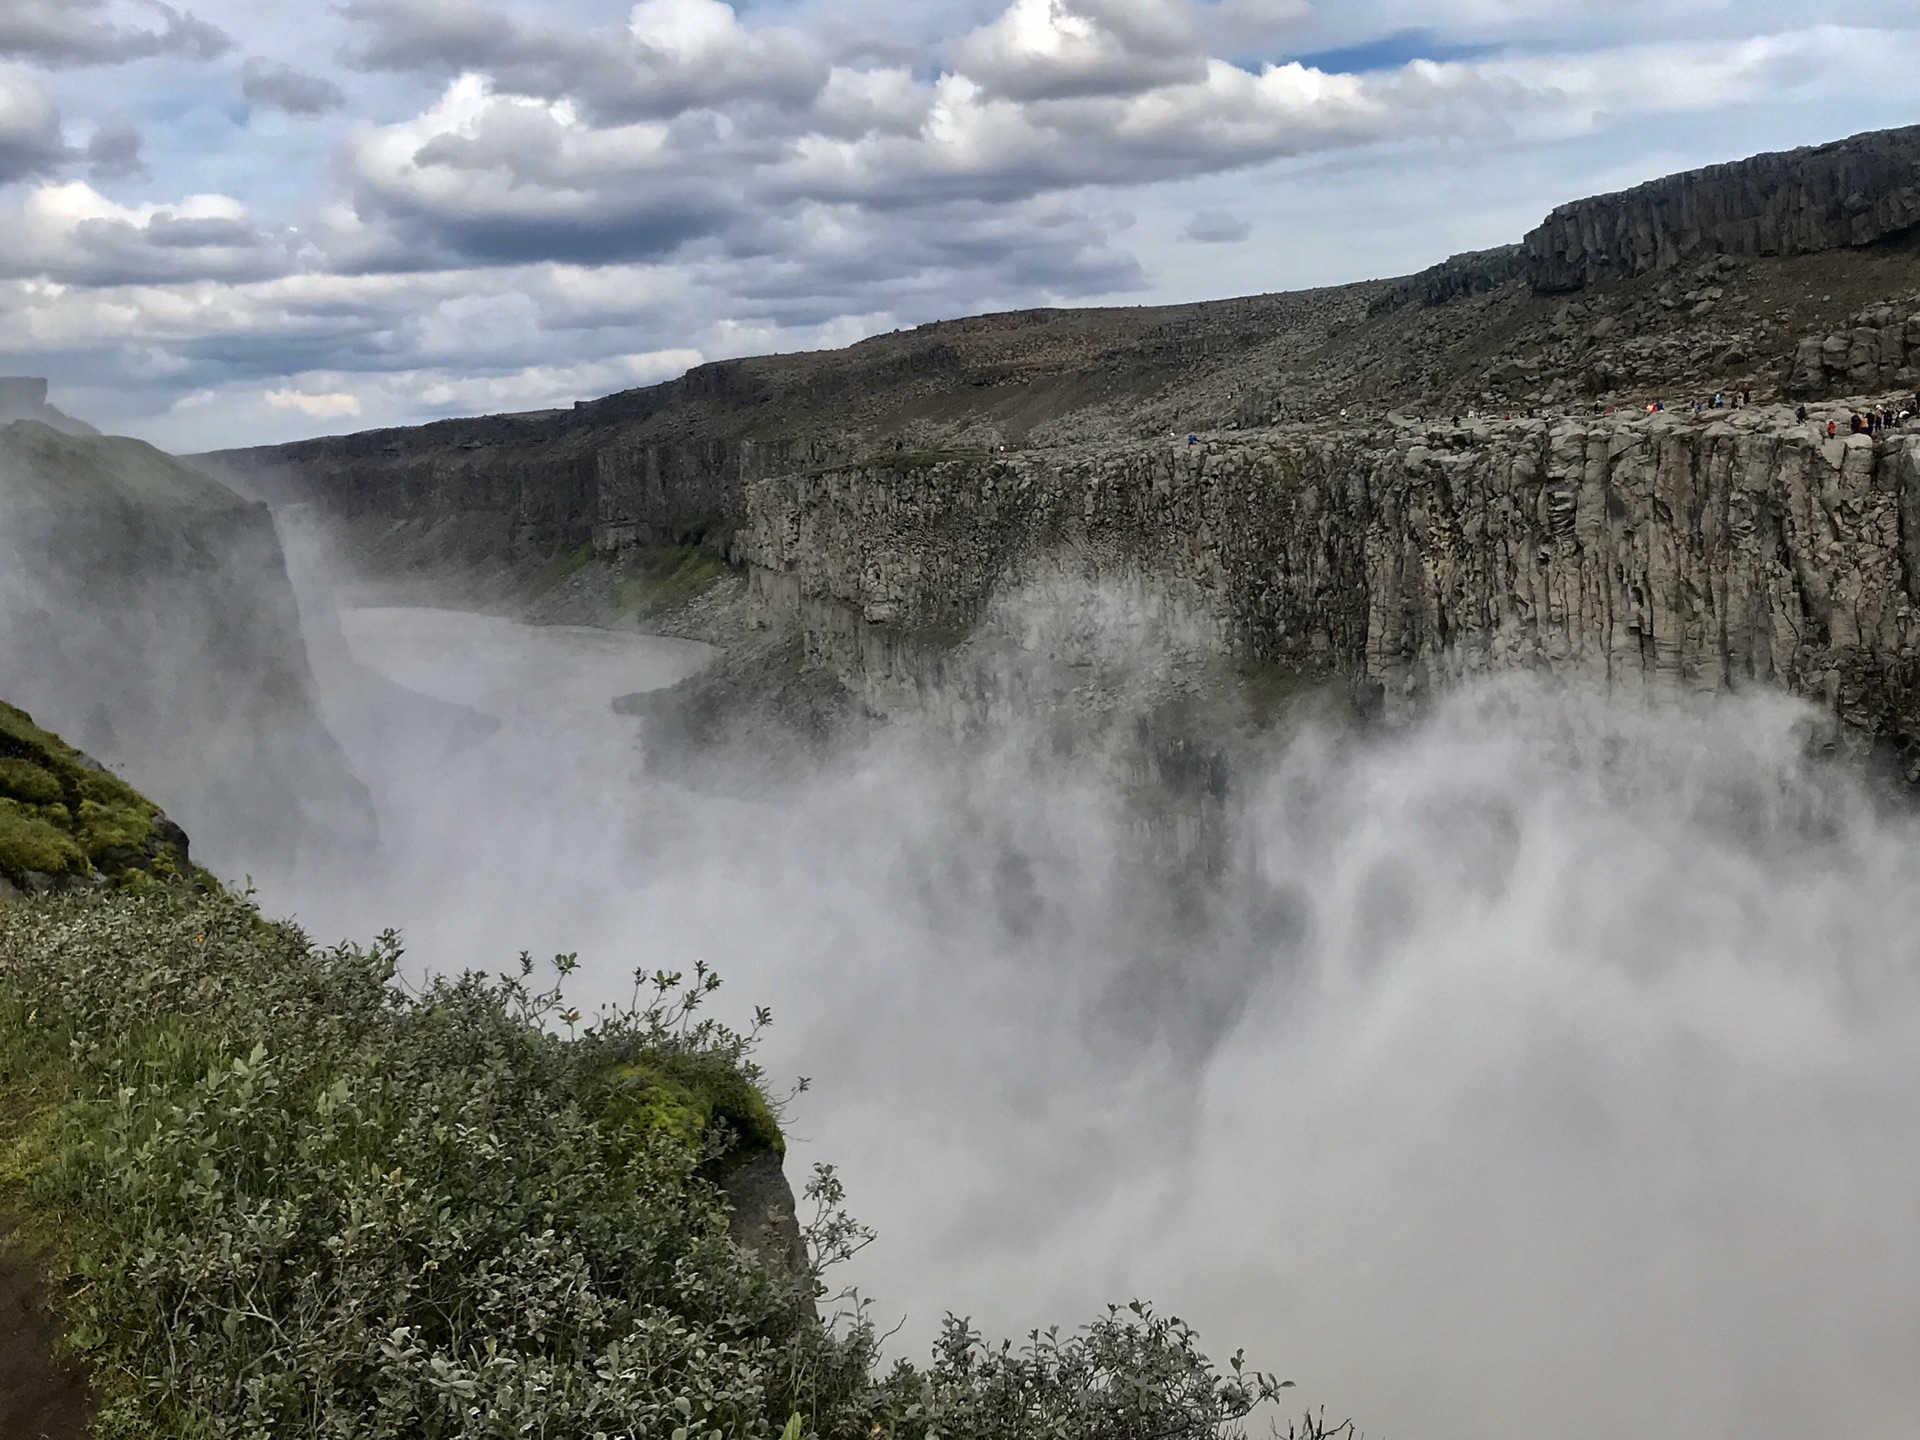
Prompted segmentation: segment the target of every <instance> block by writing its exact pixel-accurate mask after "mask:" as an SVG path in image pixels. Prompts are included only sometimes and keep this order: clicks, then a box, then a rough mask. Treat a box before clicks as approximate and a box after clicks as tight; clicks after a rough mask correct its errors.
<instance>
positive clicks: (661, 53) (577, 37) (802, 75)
mask: <svg viewBox="0 0 1920 1440" xmlns="http://www.w3.org/2000/svg"><path fill="white" fill-rule="evenodd" d="M344 13H345V14H346V15H347V17H348V18H349V19H350V20H353V21H354V22H356V24H357V25H358V26H359V27H360V34H359V38H358V39H357V40H356V42H355V43H354V44H353V46H352V47H351V48H350V50H349V52H348V55H349V60H350V62H351V63H352V64H354V65H356V66H358V67H359V68H361V69H364V70H397V71H412V72H420V73H426V74H439V75H445V76H449V77H452V76H458V75H461V74H464V73H468V72H478V73H484V74H486V75H487V76H489V77H490V78H491V80H492V82H493V83H494V84H496V85H497V86H498V87H499V88H500V89H501V90H503V91H507V92H511V93H513V94H517V95H526V96H532V97H535V98H540V99H548V100H557V99H561V98H565V99H567V100H569V101H570V102H571V103H572V104H574V105H575V106H577V107H579V108H580V109H581V110H582V112H583V113H585V114H586V115H588V116H589V117H591V118H594V119H596V120H600V121H605V122H609V123H615V124H618V123H625V122H630V121H635V120H644V119H661V118H667V117H671V116H674V115H678V114H681V113H683V112H685V111H688V110H695V109H701V108H708V107H713V106H717V105H726V104H734V103H744V104H750V105H753V106H770V107H774V108H779V109H787V110H791V109H794V108H797V107H802V106H805V105H807V104H808V103H809V102H811V101H812V100H813V98H814V97H815V96H816V95H818V94H819V92H820V89H821V87H822V86H823V85H824V84H825V83H826V79H827V66H826V64H825V63H824V61H823V60H822V59H821V58H820V56H819V55H818V54H817V53H816V48H815V46H814V45H813V44H812V43H811V42H810V41H808V40H807V39H806V38H805V37H804V36H802V35H800V34H798V33H797V32H795V31H792V30H787V29H781V28H770V29H749V28H748V27H746V26H744V25H742V24H741V23H740V19H739V17H738V16H737V15H736V14H735V13H734V11H733V9H732V7H731V6H729V5H726V4H724V3H722V0H641V3H639V4H637V5H635V6H634V7H633V10H632V12H631V14H630V15H629V17H628V20H627V23H626V25H625V26H623V27H621V28H618V29H611V30H607V29H602V30H595V29H592V28H585V27H581V28H566V29H562V28H548V27H541V26H532V25H523V24H521V23H519V22H517V21H515V20H513V19H511V18H510V17H508V16H506V15H505V14H503V13H501V12H499V11H497V10H494V9H492V8H490V7H487V6H484V5H480V4H477V3H473V0H349V3H348V4H347V5H346V6H345V7H344Z"/></svg>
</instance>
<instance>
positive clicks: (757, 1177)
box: [720, 1152, 807, 1275]
mask: <svg viewBox="0 0 1920 1440" xmlns="http://www.w3.org/2000/svg"><path fill="white" fill-rule="evenodd" d="M720 1188H721V1189H722V1190H723V1191H724V1192H725V1193H726V1197H727V1224H728V1228H729V1231H730V1232H731V1234H732V1235H733V1241H734V1243H735V1244H736V1245H738V1246H740V1247H741V1248H742V1249H744V1250H751V1251H752V1252H753V1253H754V1254H756V1255H758V1256H759V1257H760V1258H761V1259H762V1260H764V1261H765V1262H766V1263H767V1264H769V1265H771V1266H773V1267H774V1268H775V1269H778V1270H784V1271H786V1272H787V1273H788V1274H790V1275H802V1274H805V1273H806V1269H807V1245H806V1241H805V1239H804V1238H802V1236H801V1234H800V1221H799V1217H798V1215H797V1214H796V1212H795V1206H794V1199H793V1187H792V1186H791V1185H789V1184H788V1183H787V1175H786V1171H785V1170H784V1169H783V1168H782V1166H781V1163H780V1157H779V1156H778V1155H775V1154H772V1153H771V1152H763V1153H760V1154H757V1155H755V1156H753V1158H752V1159H750V1160H748V1161H747V1162H746V1163H745V1164H743V1165H739V1166H736V1167H735V1168H734V1169H733V1170H731V1171H729V1172H728V1174H727V1176H726V1178H725V1179H724V1180H722V1181H721V1182H720Z"/></svg>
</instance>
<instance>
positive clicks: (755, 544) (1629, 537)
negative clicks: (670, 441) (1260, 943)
mask: <svg viewBox="0 0 1920 1440" xmlns="http://www.w3.org/2000/svg"><path fill="white" fill-rule="evenodd" d="M1820 418H1824V416H1823V417H1820ZM748 514H749V523H748V524H747V526H746V527H745V528H744V529H743V531H742V532H741V536H740V550H741V553H742V555H743V557H744V558H745V559H746V560H747V561H748V563H749V564H750V565H751V566H752V567H753V570H754V574H755V576H756V583H757V589H758V591H759V593H760V594H761V596H762V598H763V601H764V602H765V603H766V604H768V605H769V606H770V607H771V608H772V609H774V610H775V611H776V612H777V613H779V614H782V615H784V616H786V617H789V618H790V619H791V620H792V621H793V622H794V623H797V624H799V625H801V626H803V627H806V628H807V629H808V631H809V632H810V638H811V643H812V646H813V648H814V650H815V653H817V654H818V655H820V656H821V657H822V658H823V659H824V660H826V661H827V662H828V663H830V664H834V665H837V666H839V667H840V668H841V669H842V670H843V672H844V673H846V674H847V676H848V677H849V678H850V679H851V680H852V681H853V682H855V683H858V684H862V685H864V687H865V688H866V690H867V692H868V694H869V696H870V699H871V701H872V702H873V703H876V704H878V705H880V706H882V707H886V706H889V705H897V704H898V703H900V699H901V692H902V691H903V690H904V691H908V692H910V691H911V689H912V673H911V667H910V666H906V667H903V666H902V665H901V663H900V662H899V661H898V660H897V658H895V657H897V655H898V654H899V653H900V647H901V646H902V644H907V643H910V642H911V641H912V640H913V639H914V637H926V638H927V639H929V640H931V641H933V642H935V643H937V642H938V641H939V640H940V638H941V637H943V636H948V635H951V634H953V633H956V632H957V631H959V630H961V629H964V628H965V627H966V626H968V625H969V624H970V623H972V622H973V621H974V620H975V619H977V618H978V617H979V616H980V615H981V614H982V613H983V611H984V609H985V607H986V605H987V604H988V602H989V599H990V598H991V597H992V596H993V595H994V594H995V593H996V592H999V591H1003V590H1005V589H1007V588H1008V587H1012V586H1017V585H1019V584H1020V583H1022V582H1023V581H1024V580H1027V579H1030V578H1031V577H1033V576H1035V575H1036V574H1040V573H1043V572H1047V571H1051V572H1053V573H1066V574H1070V575H1073V576H1076V577H1079V578H1081V579H1083V580H1087V581H1091V582H1095V583H1105V582H1120V583H1124V584H1127V585H1130V586H1133V587H1135V588H1136V590H1138V589H1141V588H1143V587H1144V589H1145V590H1146V591H1148V592H1151V593H1157V594H1158V595H1160V596H1162V597H1163V598H1164V604H1165V605H1166V606H1168V607H1171V608H1177V609H1179V610H1181V611H1183V612H1184V613H1185V614H1186V615H1188V616H1190V617H1208V618H1209V619H1210V621H1211V623H1212V624H1213V625H1214V627H1215V637H1214V638H1215V643H1217V644H1218V645H1219V646H1221V647H1222V648H1227V649H1231V650H1233V651H1235V652H1238V653H1240V654H1243V655H1245V656H1247V657H1248V658H1251V659H1255V660H1260V661H1266V662H1271V663H1274V664H1278V665H1281V666H1284V667H1286V668H1288V669H1291V670H1295V671H1299V672H1303V673H1321V674H1338V675H1343V676H1346V677H1348V678H1350V679H1352V680H1353V681H1355V682H1357V683H1358V684H1359V685H1360V686H1362V687H1363V689H1364V690H1365V692H1367V693H1368V694H1369V696H1370V698H1371V701H1372V703H1374V704H1375V705H1377V707H1378V708H1379V709H1380V710H1382V711H1383V712H1384V713H1385V714H1387V715H1388V716H1389V717H1392V716H1404V715H1406V714H1408V713H1410V712H1411V711H1412V710H1413V709H1414V708H1415V707H1416V706H1418V704H1419V703H1420V702H1421V700H1422V699H1423V698H1424V697H1425V696H1427V695H1428V694H1429V693H1431V692H1432V691H1434V690H1435V689H1436V688H1437V687H1441V686H1444V685H1447V684H1450V683H1453V682H1455V681H1457V680H1459V679H1460V678H1462V677H1465V676H1469V675H1473V674H1480V673H1486V672H1490V671H1493V670H1497V669H1500V668H1502V667H1511V666H1543V667H1547V668H1551V669H1555V670H1560V671H1566V672H1572V673H1584V674H1587V675H1591V676H1594V677H1596V678H1598V679H1601V680H1603V681H1605V682H1607V683H1608V684H1610V685H1611V686H1613V687H1615V688H1617V689H1625V690H1629V691H1630V690H1633V689H1637V688H1640V687H1645V686H1649V685H1656V684H1671V685H1674V686H1678V687H1685V688H1689V689H1694V690H1705V691H1717V690H1729V689H1739V688H1741V687H1744V686H1750V685H1761V684H1772V685H1780V686H1784V687H1785V688H1787V689H1789V690H1792V691H1793V692H1795V693H1797V694H1801V695H1804V696H1807V697H1809V698H1812V699H1814V700H1816V701H1817V702H1819V703H1821V704H1823V705H1825V706H1827V707H1829V708H1830V709H1831V710H1832V711H1833V712H1834V713H1835V714H1836V715H1838V716H1839V717H1840V718H1841V719H1843V720H1844V721H1846V722H1847V723H1848V724H1849V725H1851V726H1853V727H1856V728H1857V729H1858V730H1859V731H1861V732H1864V733H1867V734H1871V735H1874V736H1877V737H1881V738H1882V739H1884V740H1885V741H1887V742H1888V743H1889V744H1890V745H1891V746H1893V747H1894V748H1895V749H1897V750H1898V751H1899V752H1900V753H1901V754H1902V755H1903V756H1904V757H1905V760H1906V763H1907V765H1908V766H1909V768H1910V769H1911V770H1912V771H1913V773H1914V774H1915V775H1916V777H1920V581H1917V580H1916V577H1917V576H1920V434H1915V435H1895V436H1892V437H1890V438H1878V439H1877V438H1872V437H1868V436H1864V435H1863V436H1855V437H1852V438H1844V439H1838V440H1832V441H1829V440H1826V439H1825V438H1824V431H1823V430H1822V429H1820V428H1819V426H1818V420H1817V419H1816V420H1815V421H1813V422H1809V423H1807V424H1801V423H1799V422H1797V421H1796V420H1795V418H1794V416H1793V415H1792V414H1791V413H1790V412H1788V411H1786V410H1785V409H1782V408H1760V407H1755V408H1751V409H1746V410H1741V411H1735V412H1709V413H1708V414H1705V415H1701V416H1694V415H1691V414H1689V415H1686V416H1676V415H1664V414H1663V415H1657V416H1639V417H1607V418H1602V419H1597V420H1596V419H1557V420H1551V421H1550V420H1545V419H1539V420H1517V421H1505V422H1493V423H1481V424H1471V425H1459V426H1456V425H1453V424H1451V423H1447V422H1441V423H1432V422H1422V421H1415V420H1410V419H1398V418H1397V419H1395V420H1394V421H1393V423H1391V424H1388V425H1383V426H1380V427H1372V428H1369V429H1367V430H1366V431H1365V432H1363V433H1357V434H1356V433H1352V432H1343V431H1340V430H1337V429H1333V428H1324V427H1299V428H1295V429H1289V430H1279V431H1273V432H1270V433H1266V434H1261V435H1257V436H1246V437H1234V436H1225V435H1220V436H1213V437H1209V439H1208V440H1207V441H1206V442H1205V443H1202V444H1193V445H1189V444H1186V443H1184V442H1181V443H1175V444H1158V445H1151V446H1135V447H1118V448H1108V449H1098V448H1090V449H1086V450H1078V451H1063V452H1060V453H1057V454H1050V455H1044V456H1042V455H1028V456H1006V457H997V456H978V457H950V458H945V459H937V460H936V459H929V460H927V461H926V462H925V463H918V464H900V463H884V464H878V465H867V466H861V467H857V468H850V469H844V470H831V471H824V472H817V473H813V474H807V475H796V476H787V477H781V478H778V479H770V480H766V481H762V482H760V483H758V484H756V485H754V486H753V487H751V491H750V495H749V505H748ZM1203 623H1204V622H1203Z"/></svg>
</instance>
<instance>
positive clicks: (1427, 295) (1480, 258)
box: [1369, 245, 1527, 315]
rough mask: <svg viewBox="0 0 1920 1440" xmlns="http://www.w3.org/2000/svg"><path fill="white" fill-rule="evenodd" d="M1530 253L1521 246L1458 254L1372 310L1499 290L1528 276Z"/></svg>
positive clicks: (1390, 292)
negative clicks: (1528, 257) (1523, 276)
mask: <svg viewBox="0 0 1920 1440" xmlns="http://www.w3.org/2000/svg"><path fill="white" fill-rule="evenodd" d="M1526 259H1527V256H1526V250H1525V247H1523V246H1520V245H1503V246H1501V247H1499V248H1498V249H1495V250H1471V251H1468V252H1467V253H1466V254H1464V255H1455V256H1452V257H1450V258H1449V259H1446V260H1443V261H1441V262H1440V263H1439V264H1438V265H1434V266H1431V267H1429V268H1428V269H1425V270H1422V271H1421V272H1420V273H1419V274H1418V275H1413V276H1409V277H1408V278H1407V279H1405V280H1403V281H1401V282H1400V283H1399V284H1397V285H1395V286H1394V287H1392V288H1391V289H1390V290H1387V291H1385V292H1384V293H1383V294H1381V295H1380V296H1379V297H1378V298H1376V299H1375V300H1374V301H1373V302H1372V304H1371V306H1370V307H1369V309H1370V310H1371V312H1372V313H1373V314H1375V315H1378V314H1381V313H1383V312H1384V311H1387V310H1391V309H1394V308H1395V307H1397V306H1400V305H1405V304H1408V303H1410V302H1413V301H1418V302H1419V303H1420V304H1422V305H1446V304H1450V303H1451V302H1452V301H1455V300H1465V299H1469V298H1471V297H1472V296H1475V295H1484V294H1486V293H1487V292H1488V291H1490V290H1498V289H1499V288H1500V287H1501V286H1502V285H1504V284H1506V283H1507V282H1508V281H1509V280H1513V279H1516V278H1518V277H1520V276H1522V275H1525V274H1526V273H1527V264H1526Z"/></svg>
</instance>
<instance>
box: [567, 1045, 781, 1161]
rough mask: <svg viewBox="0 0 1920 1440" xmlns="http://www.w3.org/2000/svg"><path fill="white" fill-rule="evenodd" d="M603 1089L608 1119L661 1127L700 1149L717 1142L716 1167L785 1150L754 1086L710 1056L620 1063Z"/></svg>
mask: <svg viewBox="0 0 1920 1440" xmlns="http://www.w3.org/2000/svg"><path fill="white" fill-rule="evenodd" d="M609 1088H610V1090H611V1094H610V1096H609V1098H608V1101H607V1104H606V1107H605V1110H604V1112H603V1113H604V1115H605V1118H606V1119H607V1120H608V1121H610V1122H612V1123H613V1124H614V1125H617V1126H621V1127H625V1128H628V1129H632V1130H637V1131H641V1132H654V1131H663V1132H665V1133H667V1134H669V1135H672V1136H673V1137H674V1138H676V1139H677V1140H679V1141H681V1142H682V1143H683V1144H685V1145H687V1146H689V1147H692V1148H695V1149H699V1150H703V1151H704V1150H705V1149H706V1148H707V1147H708V1146H709V1145H710V1144H713V1143H715V1142H720V1144H721V1148H720V1154H719V1157H718V1161H717V1165H718V1168H719V1169H721V1170H729V1169H731V1168H733V1166H734V1165H735V1164H737V1163H738V1162H740V1161H742V1160H745V1159H748V1158H750V1157H751V1156H753V1155H758V1154H764V1153H766V1152H768V1151H771V1152H772V1153H773V1154H775V1155H784V1154H786V1151H787V1141H786V1137H785V1136H784V1135H782V1134H781V1133H780V1122H779V1121H778V1120H776V1119H775V1118H774V1115H773V1109H772V1107H771V1106H769V1105H768V1104H767V1097H766V1096H765V1095H764V1094H763V1093H762V1092H761V1090H760V1087H759V1086H758V1085H756V1084H755V1083H754V1082H753V1080H752V1078H751V1077H749V1076H747V1075H745V1074H743V1073H742V1072H741V1070H740V1069H739V1068H738V1067H737V1066H735V1065H732V1064H717V1063H715V1062H714V1060H713V1058H712V1057H711V1056H707V1055H702V1054H691V1053H690V1054H686V1055H678V1054H674V1053H672V1052H665V1053H660V1054H656V1055H653V1056H650V1057H648V1058H647V1059H645V1060H642V1061H635V1062H632V1063H629V1064H625V1065H620V1066H618V1067H616V1068H615V1069H614V1071H613V1073H612V1075H611V1076H610V1077H609ZM723 1131H724V1135H723V1133H722V1132H723Z"/></svg>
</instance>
